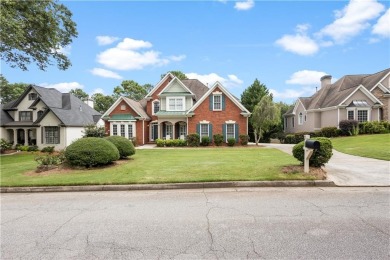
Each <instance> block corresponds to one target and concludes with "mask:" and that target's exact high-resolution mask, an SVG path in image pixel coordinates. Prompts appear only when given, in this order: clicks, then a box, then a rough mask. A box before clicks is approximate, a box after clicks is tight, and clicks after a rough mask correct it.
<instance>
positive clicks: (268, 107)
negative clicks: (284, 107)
mask: <svg viewBox="0 0 390 260" xmlns="http://www.w3.org/2000/svg"><path fill="white" fill-rule="evenodd" d="M279 122H280V108H279V106H277V105H276V104H275V103H274V102H273V101H272V97H271V96H270V95H266V96H264V97H263V98H262V99H261V100H260V102H259V103H258V104H257V105H256V106H255V108H254V109H253V113H252V124H253V131H254V136H255V142H256V145H258V144H259V141H260V139H261V137H262V135H263V133H264V132H265V131H268V130H270V128H272V127H274V126H275V125H277V124H279Z"/></svg>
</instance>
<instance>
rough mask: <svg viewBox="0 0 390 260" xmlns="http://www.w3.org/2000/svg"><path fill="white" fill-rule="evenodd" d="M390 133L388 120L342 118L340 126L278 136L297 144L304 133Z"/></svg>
mask: <svg viewBox="0 0 390 260" xmlns="http://www.w3.org/2000/svg"><path fill="white" fill-rule="evenodd" d="M386 133H390V123H389V122H387V121H371V122H364V123H359V122H358V121H356V120H342V121H340V124H339V128H337V127H324V128H322V129H321V130H320V131H315V132H299V133H295V134H286V135H280V136H279V137H278V138H279V140H280V142H281V143H284V144H297V143H299V142H302V141H303V140H304V135H310V137H311V138H314V137H327V138H331V137H338V136H350V135H357V134H386Z"/></svg>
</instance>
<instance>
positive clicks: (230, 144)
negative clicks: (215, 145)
mask: <svg viewBox="0 0 390 260" xmlns="http://www.w3.org/2000/svg"><path fill="white" fill-rule="evenodd" d="M227 144H228V146H234V145H235V144H236V138H234V137H231V138H228V139H227Z"/></svg>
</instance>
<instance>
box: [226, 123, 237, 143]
mask: <svg viewBox="0 0 390 260" xmlns="http://www.w3.org/2000/svg"><path fill="white" fill-rule="evenodd" d="M228 125H233V137H229V138H234V139H235V138H236V124H235V123H226V124H225V139H226V140H225V142H227V140H228V131H227V128H228Z"/></svg>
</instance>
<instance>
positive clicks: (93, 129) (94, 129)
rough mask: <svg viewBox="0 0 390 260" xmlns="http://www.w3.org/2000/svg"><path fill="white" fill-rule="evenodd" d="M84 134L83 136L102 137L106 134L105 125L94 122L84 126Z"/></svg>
mask: <svg viewBox="0 0 390 260" xmlns="http://www.w3.org/2000/svg"><path fill="white" fill-rule="evenodd" d="M83 133H84V136H83V137H100V138H103V137H104V136H105V133H104V127H102V126H97V125H94V124H90V125H86V126H84V131H83Z"/></svg>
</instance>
